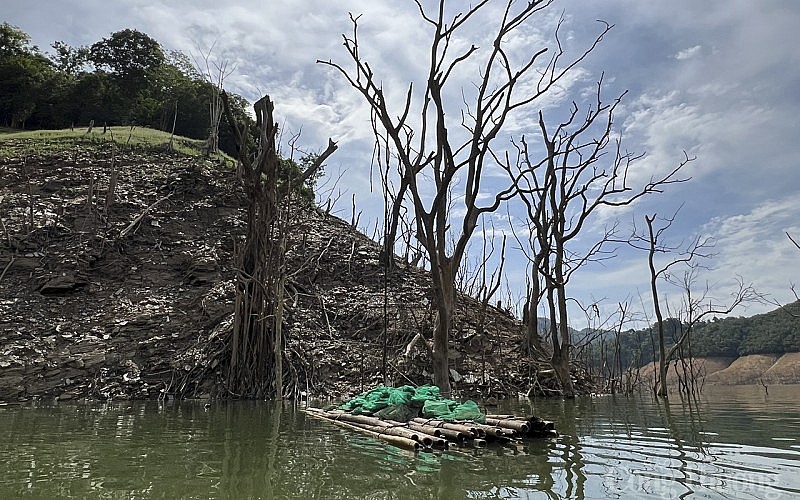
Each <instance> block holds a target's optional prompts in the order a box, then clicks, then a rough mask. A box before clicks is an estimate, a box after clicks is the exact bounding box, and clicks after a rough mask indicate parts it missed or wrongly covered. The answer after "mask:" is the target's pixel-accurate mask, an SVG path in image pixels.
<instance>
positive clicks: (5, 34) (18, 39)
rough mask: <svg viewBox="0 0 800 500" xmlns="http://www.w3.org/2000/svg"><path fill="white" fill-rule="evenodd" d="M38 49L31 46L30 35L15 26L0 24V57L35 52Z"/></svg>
mask: <svg viewBox="0 0 800 500" xmlns="http://www.w3.org/2000/svg"><path fill="white" fill-rule="evenodd" d="M38 52H39V49H38V48H37V47H36V46H31V37H30V36H28V34H27V33H25V32H24V31H22V30H21V29H19V28H18V27H16V26H12V25H10V24H8V23H3V24H0V59H4V58H6V57H13V56H24V55H31V54H36V53H38Z"/></svg>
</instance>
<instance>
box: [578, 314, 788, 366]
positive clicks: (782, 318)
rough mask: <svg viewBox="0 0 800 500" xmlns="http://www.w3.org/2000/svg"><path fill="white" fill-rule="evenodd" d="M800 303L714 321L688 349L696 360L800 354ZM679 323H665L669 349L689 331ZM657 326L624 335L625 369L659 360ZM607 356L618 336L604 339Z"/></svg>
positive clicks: (697, 330)
mask: <svg viewBox="0 0 800 500" xmlns="http://www.w3.org/2000/svg"><path fill="white" fill-rule="evenodd" d="M798 318H800V301H798V302H794V303H793V304H789V305H787V306H785V307H782V308H778V309H775V310H774V311H771V312H769V313H766V314H758V315H755V316H751V317H749V318H743V317H738V318H733V317H731V318H723V319H719V318H714V319H713V320H711V321H707V322H701V323H698V324H696V325H695V326H694V328H693V329H692V334H691V337H690V342H689V344H688V345H687V348H689V349H691V354H692V356H701V357H710V356H725V357H738V356H747V355H750V354H783V353H787V352H800V330H798V327H797V325H798ZM685 327H686V326H685V325H682V324H681V322H680V321H679V320H676V319H669V320H665V325H664V329H665V334H666V338H667V340H668V342H669V345H672V344H674V342H675V340H676V339H677V338H678V337H679V336H680V334H681V332H682V331H683V330H682V329H683V328H685ZM657 342H658V340H657V335H656V333H655V325H653V326H652V327H650V328H645V329H642V330H628V331H626V332H622V334H621V335H620V348H621V349H620V350H621V356H622V365H623V366H642V365H645V364H647V363H650V362H652V361H654V360H655V359H656V358H657V356H658V346H657ZM602 343H603V345H604V347H605V349H607V352H611V351H612V350H613V344H614V334H613V333H608V334H605V335H603V336H602ZM600 344H601V341H600V340H598V341H597V342H596V343H595V344H594V345H593V349H592V352H593V356H594V358H595V361H599V359H600V348H601V346H600Z"/></svg>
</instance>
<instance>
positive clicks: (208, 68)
mask: <svg viewBox="0 0 800 500" xmlns="http://www.w3.org/2000/svg"><path fill="white" fill-rule="evenodd" d="M214 45H216V42H214V43H212V44H211V47H209V49H208V50H207V51H205V52H201V54H200V58H199V59H198V58H196V57H195V56H194V54H192V59H193V60H194V65H195V69H196V70H197V72H198V73H199V74H200V75H201V76H202V77H203V80H204V81H205V82H206V83H207V84H208V85H209V87H210V89H211V93H210V96H209V97H210V99H209V102H208V118H209V125H208V139H207V140H206V155H211V154H214V153H218V152H219V125H220V123H221V122H222V113H223V111H224V107H225V104H224V103H223V102H222V94H223V90H222V89H223V88H224V85H225V79H226V78H227V77H229V76H230V75H231V74H232V73H233V72H234V71H235V69H236V68H229V67H228V65H229V62H228V61H221V62H220V61H212V60H211V53H212V51H213V50H214ZM201 60H202V61H201Z"/></svg>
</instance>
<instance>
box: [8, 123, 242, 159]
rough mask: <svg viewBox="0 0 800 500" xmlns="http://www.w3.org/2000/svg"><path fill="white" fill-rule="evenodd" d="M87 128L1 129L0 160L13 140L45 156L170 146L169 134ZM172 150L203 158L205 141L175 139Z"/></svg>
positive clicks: (141, 128)
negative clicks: (74, 148) (70, 149)
mask: <svg viewBox="0 0 800 500" xmlns="http://www.w3.org/2000/svg"><path fill="white" fill-rule="evenodd" d="M87 128H88V127H87ZM87 128H80V129H78V128H76V129H75V130H70V129H63V130H24V131H20V130H16V129H10V128H0V156H6V155H8V154H9V152H10V151H9V150H8V148H7V147H5V146H6V145H7V143H8V142H9V141H13V140H26V139H33V140H35V141H36V146H35V149H36V151H37V152H39V153H46V152H48V151H49V150H51V149H61V148H63V145H64V144H63V143H65V142H69V143H81V142H84V143H91V144H101V143H106V142H112V141H113V142H114V143H116V144H117V145H119V146H120V147H129V148H132V149H146V150H151V151H167V150H168V145H169V142H170V134H169V133H168V132H164V131H162V130H155V129H151V128H144V127H134V128H131V127H125V126H120V127H108V129H107V130H106V133H105V134H104V133H103V127H95V128H94V129H93V130H92V132H91V133H87ZM4 143H5V144H4ZM172 148H173V151H175V152H177V153H181V154H185V155H190V156H202V155H204V154H205V141H203V140H199V139H189V138H187V137H182V136H178V135H176V136H174V137H173V138H172ZM216 158H217V159H220V160H223V161H228V160H230V161H233V160H232V158H230V157H229V156H228V155H226V154H224V153H220V154H219V155H216Z"/></svg>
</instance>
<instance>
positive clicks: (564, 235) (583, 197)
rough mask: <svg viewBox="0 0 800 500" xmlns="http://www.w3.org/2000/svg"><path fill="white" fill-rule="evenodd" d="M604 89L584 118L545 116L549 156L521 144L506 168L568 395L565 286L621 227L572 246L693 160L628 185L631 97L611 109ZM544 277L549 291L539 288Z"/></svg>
mask: <svg viewBox="0 0 800 500" xmlns="http://www.w3.org/2000/svg"><path fill="white" fill-rule="evenodd" d="M606 28H607V29H609V28H610V27H609V26H607V27H606ZM601 90H602V78H601V79H600V81H599V82H598V84H597V90H596V93H595V96H594V101H593V102H592V103H591V104H590V105H589V108H588V110H587V111H586V112H585V113H584V114H579V107H578V105H577V104H576V103H574V102H573V104H572V109H571V110H570V113H569V114H568V116H567V118H566V119H565V120H563V121H562V122H561V123H559V124H558V125H557V126H556V127H554V128H550V127H548V125H547V123H546V121H545V119H544V113H543V112H541V111H540V112H539V129H540V135H541V139H542V143H543V146H544V151H545V154H544V155H543V157H542V158H541V159H539V158H537V157H536V155H535V154H534V152H533V151H532V150H531V148H529V147H528V143H527V141H526V140H525V138H523V139H522V140H521V143H520V145H519V146H518V149H517V152H518V155H517V157H516V160H515V161H514V162H512V161H511V160H508V161H507V163H506V165H505V168H506V170H507V171H508V173H509V175H510V177H511V178H512V179H513V180H514V183H515V185H516V187H517V191H518V194H519V196H520V198H521V199H522V200H523V201H524V202H525V205H526V206H527V209H528V217H529V219H530V220H531V221H532V223H533V227H534V228H535V235H536V236H535V238H532V243H531V244H532V247H533V251H532V252H531V253H530V259H531V263H532V266H531V267H532V273H533V275H532V277H531V278H530V282H531V283H532V285H533V287H532V289H531V291H530V292H529V294H528V296H529V304H528V311H529V312H528V314H529V322H530V321H531V318H533V319H534V323H533V324H534V328H535V327H536V323H535V318H537V315H536V307H537V306H538V304H537V303H536V302H535V301H536V300H537V299H538V298H539V297H542V296H544V297H545V298H546V303H547V308H548V312H549V315H550V319H551V321H550V324H549V336H550V344H551V347H552V357H551V361H552V365H553V369H554V370H555V372H556V375H557V377H558V379H559V382H560V383H561V387H562V390H563V393H564V395H565V396H567V397H572V396H574V388H573V384H572V378H571V376H570V356H571V351H572V339H571V338H570V331H569V313H568V308H567V304H568V301H569V294H568V292H567V285H568V284H569V281H570V278H571V277H572V275H573V274H574V273H575V272H576V271H577V270H578V269H580V268H581V267H583V266H584V265H585V264H586V263H587V262H590V261H592V260H598V259H603V258H606V257H607V255H604V254H603V252H604V247H605V245H606V244H607V243H609V242H611V240H612V239H613V235H614V233H615V232H616V230H617V228H616V225H612V226H611V227H607V228H605V230H604V231H603V233H602V234H601V236H600V237H599V238H597V240H596V242H595V243H594V244H593V245H591V246H590V247H589V248H588V249H586V250H583V251H578V250H575V249H570V245H571V244H572V243H573V242H574V240H576V239H577V237H578V236H579V235H581V234H584V233H585V232H586V231H585V229H586V227H587V226H588V223H589V221H590V220H591V218H592V216H594V215H595V214H596V212H598V211H599V210H600V209H602V208H604V207H606V208H607V207H621V206H626V205H630V204H631V203H633V202H634V201H636V200H637V199H639V198H641V197H643V196H646V195H649V194H652V193H658V192H661V191H662V189H663V188H664V187H665V186H666V185H668V184H672V183H677V182H683V181H685V180H686V179H683V178H680V177H678V174H679V172H680V170H681V168H683V166H684V165H686V163H687V162H689V161H690V158H688V157H687V158H685V159H684V161H682V162H680V163H679V164H678V165H677V166H676V167H674V168H672V169H670V170H668V171H667V172H666V173H664V174H663V175H660V176H651V177H650V178H649V179H647V180H646V181H645V182H643V183H641V184H639V185H635V184H634V183H633V182H632V181H631V180H630V179H631V178H632V177H633V176H632V175H631V172H632V169H633V168H634V167H635V164H636V161H637V160H639V159H640V158H641V157H642V155H641V154H634V153H631V152H629V151H627V150H625V149H624V148H623V146H622V142H621V139H619V137H615V134H614V130H613V127H612V125H613V119H614V112H615V111H616V109H617V106H618V105H619V104H620V102H621V100H622V98H623V97H624V95H625V94H624V93H623V94H622V95H621V96H619V97H617V98H616V99H614V100H613V101H612V102H611V103H608V102H605V101H603V99H602V95H601ZM540 279H541V282H543V283H544V290H541V289H540V287H541V285H540Z"/></svg>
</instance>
